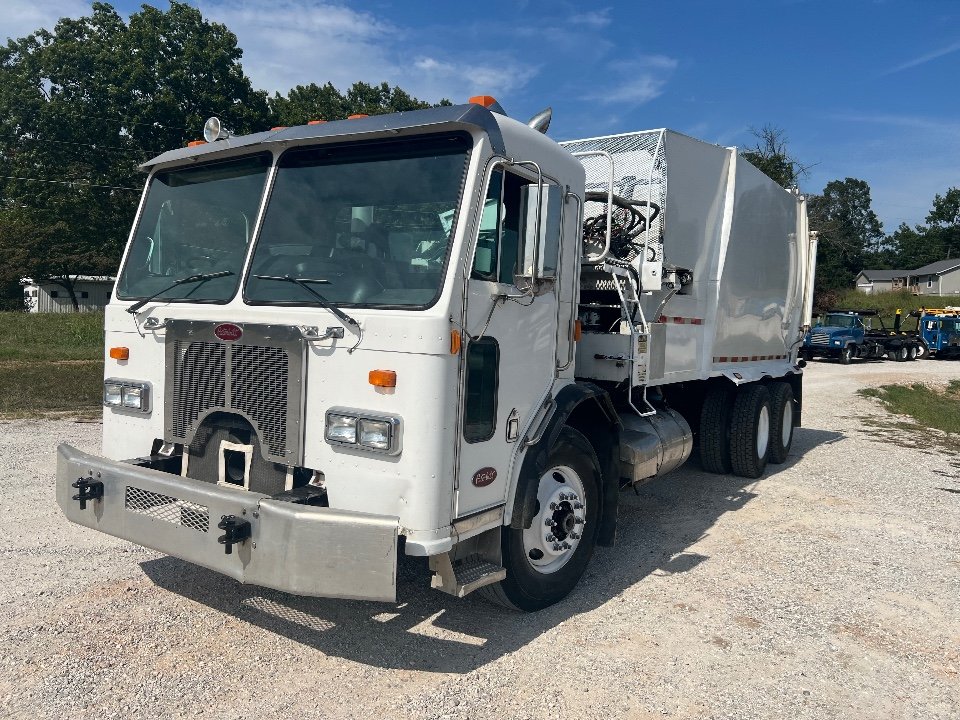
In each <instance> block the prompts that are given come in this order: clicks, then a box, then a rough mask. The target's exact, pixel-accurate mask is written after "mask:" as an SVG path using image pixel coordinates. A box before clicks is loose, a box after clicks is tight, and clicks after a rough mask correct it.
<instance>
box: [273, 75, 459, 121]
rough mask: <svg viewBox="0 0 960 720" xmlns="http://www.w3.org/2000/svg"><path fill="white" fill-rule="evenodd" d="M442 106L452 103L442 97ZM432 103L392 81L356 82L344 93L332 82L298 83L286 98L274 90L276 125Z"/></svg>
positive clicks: (388, 110) (395, 110)
mask: <svg viewBox="0 0 960 720" xmlns="http://www.w3.org/2000/svg"><path fill="white" fill-rule="evenodd" d="M439 104H440V105H449V104H450V101H449V100H441V101H440V103H439ZM428 107H431V104H430V103H428V102H425V101H423V100H418V99H417V98H415V97H412V96H411V95H410V94H409V93H407V92H406V91H405V90H402V89H400V88H399V87H390V85H389V84H388V83H380V84H379V85H368V84H367V83H364V82H356V83H354V84H353V85H352V86H350V88H349V89H348V90H347V91H346V92H345V93H341V92H340V91H339V90H337V88H335V87H334V86H333V84H332V83H327V84H326V85H317V84H316V83H310V84H309V85H297V86H296V87H295V88H293V89H292V90H290V92H289V93H287V95H286V97H284V96H282V95H280V93H274V96H273V97H272V98H270V110H271V111H272V113H273V122H274V124H276V125H284V126H291V125H305V124H306V123H308V122H309V121H310V120H343V119H345V118H347V117H349V116H350V115H361V114H362V115H383V114H385V113H392V112H404V111H407V110H422V109H424V108H428Z"/></svg>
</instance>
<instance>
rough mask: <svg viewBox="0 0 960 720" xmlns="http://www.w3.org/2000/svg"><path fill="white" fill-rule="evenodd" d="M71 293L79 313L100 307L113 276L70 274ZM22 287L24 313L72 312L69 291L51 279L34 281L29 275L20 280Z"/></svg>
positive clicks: (111, 288) (107, 300)
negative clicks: (25, 310)
mask: <svg viewBox="0 0 960 720" xmlns="http://www.w3.org/2000/svg"><path fill="white" fill-rule="evenodd" d="M70 278H71V279H72V280H73V287H74V292H75V293H76V296H77V304H78V305H79V306H80V312H92V311H96V310H103V308H104V307H106V305H107V303H108V302H109V301H110V295H111V293H112V292H113V284H114V282H116V278H115V277H110V276H107V275H73V276H70ZM20 284H21V285H22V286H23V301H24V304H25V305H26V307H27V311H28V312H55V313H64V312H74V308H73V302H72V301H71V300H70V293H69V292H68V291H67V289H66V288H65V287H63V286H62V285H59V284H57V283H55V282H51V281H46V282H39V283H37V282H34V281H33V280H32V279H31V278H24V279H23V280H21V281H20Z"/></svg>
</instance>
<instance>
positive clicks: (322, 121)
mask: <svg viewBox="0 0 960 720" xmlns="http://www.w3.org/2000/svg"><path fill="white" fill-rule="evenodd" d="M325 122H326V120H311V121H310V122H308V123H307V125H323V124H324V123H325Z"/></svg>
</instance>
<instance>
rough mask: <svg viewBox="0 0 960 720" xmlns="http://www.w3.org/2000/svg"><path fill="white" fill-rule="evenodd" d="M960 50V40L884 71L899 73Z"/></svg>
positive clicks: (888, 73)
mask: <svg viewBox="0 0 960 720" xmlns="http://www.w3.org/2000/svg"><path fill="white" fill-rule="evenodd" d="M958 50H960V42H955V43H953V44H952V45H947V46H946V47H942V48H940V49H939V50H934V51H933V52H929V53H924V54H923V55H920V56H919V57H915V58H914V59H913V60H908V61H907V62H905V63H902V64H900V65H897V66H896V67H892V68H890V69H889V70H887V71H886V72H884V73H883V74H884V75H892V74H893V73H898V72H900V71H901V70H908V69H909V68H914V67H917V66H918V65H925V64H926V63H928V62H930V61H931V60H936V59H937V58H942V57H943V56H944V55H950V54H951V53H955V52H957V51H958Z"/></svg>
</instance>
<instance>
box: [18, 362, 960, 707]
mask: <svg viewBox="0 0 960 720" xmlns="http://www.w3.org/2000/svg"><path fill="white" fill-rule="evenodd" d="M958 374H960V363H951V362H937V361H923V362H914V363H904V364H899V363H897V364H894V363H870V364H865V363H858V364H855V365H853V366H851V367H848V368H844V367H840V366H839V365H836V364H833V363H825V362H815V363H812V364H811V365H810V367H809V368H808V371H807V377H806V387H805V405H806V409H805V417H804V424H805V426H804V428H802V429H800V430H798V431H797V435H796V440H795V442H794V446H793V452H792V454H791V456H790V458H789V459H788V461H787V463H786V464H785V465H781V466H777V467H774V466H771V468H770V469H769V470H768V472H767V474H766V475H765V476H764V477H763V478H761V479H760V480H758V481H745V480H742V479H739V478H734V477H727V476H715V475H708V474H706V473H702V472H700V471H699V470H698V469H697V468H696V466H695V464H691V465H690V466H688V467H685V468H682V469H681V470H679V471H677V472H674V473H672V474H671V475H668V476H667V477H664V478H660V479H658V480H656V481H654V482H652V483H649V484H648V485H646V486H644V487H643V488H641V490H640V492H639V494H638V495H634V494H633V493H628V494H624V495H623V496H622V500H623V503H622V506H621V526H620V527H621V529H620V537H619V540H620V542H619V547H616V548H603V549H600V550H598V552H597V554H596V555H595V557H594V561H593V563H592V564H591V566H590V568H589V569H588V573H587V576H586V577H585V578H584V580H583V581H582V582H581V584H580V586H579V587H578V589H577V590H576V591H575V592H574V594H573V595H571V596H570V597H569V598H568V599H567V600H566V601H565V602H563V603H560V604H559V605H557V606H554V607H553V608H550V609H548V610H546V611H543V612H540V613H537V614H534V615H520V614H515V613H508V612H505V611H502V610H500V609H499V608H496V607H493V606H490V605H487V604H486V603H484V602H483V601H482V600H480V599H474V598H472V597H471V598H466V599H464V600H456V599H454V598H451V597H448V596H446V595H443V594H441V593H438V592H436V591H433V590H430V589H429V588H428V587H426V586H425V585H426V579H427V573H426V570H425V569H424V568H423V567H422V566H421V565H418V564H413V563H411V564H409V566H407V565H405V566H404V567H403V568H402V570H403V572H402V579H401V585H400V589H399V592H400V597H401V602H400V603H399V604H397V605H391V604H380V603H358V602H344V601H333V600H318V599H306V598H297V597H292V596H288V595H284V594H282V593H277V592H273V591H268V590H264V589H261V588H256V587H248V586H242V585H238V584H237V583H235V582H233V581H232V580H229V579H227V578H225V577H221V576H219V575H217V574H215V573H212V572H210V571H207V570H203V569H201V568H196V567H193V566H190V565H188V564H186V563H184V562H181V561H179V560H176V559H173V558H168V557H165V556H163V555H160V554H158V553H155V552H153V551H148V550H144V549H142V548H139V547H137V546H134V545H132V544H130V543H127V542H124V541H120V540H114V539H112V538H109V537H107V536H104V535H101V534H98V533H95V532H92V531H88V530H86V529H84V528H81V527H78V526H75V525H71V524H69V523H67V522H66V521H65V520H64V519H63V517H62V516H61V514H60V512H59V510H58V509H57V507H56V504H55V502H54V495H53V476H54V448H55V446H56V444H57V443H59V442H62V441H68V442H71V443H73V444H75V445H76V446H78V447H80V448H81V449H84V450H88V451H96V450H97V448H98V445H99V433H100V427H99V425H97V424H80V423H74V422H70V421H66V420H50V421H30V422H18V423H3V424H2V426H3V432H2V436H0V468H2V470H3V475H4V477H6V478H7V484H6V485H5V486H4V489H3V490H2V492H0V578H2V579H3V582H2V584H0V616H2V618H3V620H2V621H0V646H2V647H3V648H4V651H3V652H2V653H0V716H3V717H15V718H31V719H33V718H63V717H67V716H70V717H80V718H83V717H89V718H128V717H142V716H147V715H149V716H151V717H159V718H167V717H174V718H175V717H195V716H206V717H213V718H221V717H223V718H228V717H229V718H235V717H257V718H283V719H284V720H287V719H288V718H289V717H291V715H294V716H297V717H298V718H320V717H335V718H354V717H356V718H364V719H365V720H366V719H368V718H379V717H385V718H450V719H461V718H463V719H466V718H546V717H558V716H559V715H561V714H563V715H566V716H568V717H577V718H604V719H608V718H620V717H627V718H654V717H656V718H660V717H675V718H737V719H738V720H739V719H747V718H777V719H779V718H785V717H789V718H856V719H857V720H863V719H869V718H917V719H918V720H919V719H921V718H922V719H923V720H933V719H935V718H957V717H958V715H960V710H958V708H960V612H958V610H957V600H958V598H960V533H958V529H960V513H958V512H957V511H958V508H960V480H958V476H957V472H958V471H957V468H958V466H960V461H958V459H957V458H956V457H954V456H950V455H946V454H944V453H941V452H937V450H936V448H935V443H932V442H930V440H929V437H930V436H929V434H928V433H921V432H918V433H915V434H914V433H910V432H909V431H906V430H903V429H902V428H901V429H895V428H891V429H888V430H884V429H883V428H877V427H875V426H874V425H864V424H863V423H862V422H861V420H862V419H863V418H867V417H870V418H875V419H877V420H878V421H880V422H881V423H882V422H884V420H883V418H884V413H883V411H882V410H881V409H880V408H879V406H878V405H877V404H875V403H874V402H873V401H872V400H869V399H866V398H861V397H859V396H857V395H856V394H855V391H856V389H857V388H858V387H864V386H868V385H878V384H882V383H886V382H892V381H897V380H902V379H904V378H906V377H909V378H911V379H912V378H916V379H922V380H933V381H942V382H945V381H946V380H947V379H949V378H953V377H956V376H957V375H958Z"/></svg>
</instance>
